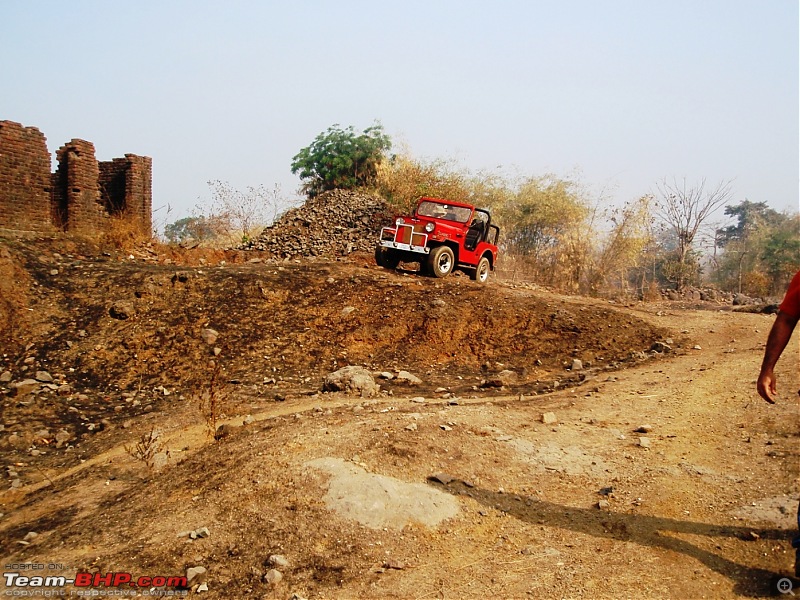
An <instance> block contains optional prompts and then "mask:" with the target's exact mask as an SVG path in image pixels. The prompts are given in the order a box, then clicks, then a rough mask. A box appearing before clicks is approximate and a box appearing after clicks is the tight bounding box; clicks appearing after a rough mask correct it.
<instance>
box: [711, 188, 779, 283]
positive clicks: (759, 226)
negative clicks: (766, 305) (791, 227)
mask: <svg viewBox="0 0 800 600" xmlns="http://www.w3.org/2000/svg"><path fill="white" fill-rule="evenodd" d="M725 214H726V215H728V216H730V217H734V218H735V219H736V223H734V224H732V225H728V226H727V227H723V228H721V229H718V230H717V235H716V243H717V247H719V248H721V249H722V250H723V251H724V252H723V255H722V259H721V260H720V262H719V269H718V273H717V279H718V280H719V281H720V282H722V283H723V285H725V287H728V288H733V286H735V289H736V291H737V292H740V293H741V292H743V291H746V292H747V293H758V292H761V291H762V290H754V289H746V287H747V286H746V285H745V284H746V282H747V281H753V277H748V276H747V275H748V273H753V272H755V271H758V270H760V265H759V262H760V254H761V252H762V250H763V247H764V243H765V239H766V237H767V236H769V235H770V232H771V231H772V230H773V229H774V228H775V227H778V226H780V224H781V223H783V221H785V220H786V219H787V217H786V216H785V215H782V214H781V213H779V212H777V211H775V210H773V209H771V208H769V207H768V206H767V203H766V202H750V201H749V200H743V201H742V202H740V203H739V204H737V205H735V206H726V207H725ZM759 279H763V274H762V275H761V277H760V278H759ZM762 287H763V286H762Z"/></svg>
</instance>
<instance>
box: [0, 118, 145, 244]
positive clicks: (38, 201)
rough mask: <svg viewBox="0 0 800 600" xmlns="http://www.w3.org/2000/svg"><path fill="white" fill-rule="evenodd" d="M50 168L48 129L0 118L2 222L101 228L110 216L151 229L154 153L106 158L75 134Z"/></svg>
mask: <svg viewBox="0 0 800 600" xmlns="http://www.w3.org/2000/svg"><path fill="white" fill-rule="evenodd" d="M56 159H57V161H58V168H57V169H56V171H55V173H51V172H50V154H49V152H48V151H47V144H46V140H45V137H44V135H42V133H41V132H40V131H39V130H38V129H36V128H35V127H23V126H22V125H20V124H19V123H14V122H12V121H0V228H6V229H15V230H24V231H40V230H47V229H52V228H54V227H55V228H57V229H61V230H64V231H79V232H82V233H86V234H92V233H101V232H102V231H104V230H105V229H106V228H107V227H108V223H109V221H108V219H109V217H110V216H119V217H121V218H124V219H130V220H131V221H133V222H135V223H136V224H137V226H138V227H139V228H140V229H141V230H142V231H143V232H146V233H148V234H149V233H150V232H151V231H152V222H153V221H152V205H153V201H152V159H151V158H149V157H147V156H137V155H135V154H126V155H125V157H124V158H115V159H113V160H111V161H107V162H98V161H97V159H96V158H95V150H94V144H92V143H91V142H87V141H85V140H79V139H73V140H71V141H70V142H68V143H67V144H64V145H63V146H62V147H61V148H59V150H58V152H56Z"/></svg>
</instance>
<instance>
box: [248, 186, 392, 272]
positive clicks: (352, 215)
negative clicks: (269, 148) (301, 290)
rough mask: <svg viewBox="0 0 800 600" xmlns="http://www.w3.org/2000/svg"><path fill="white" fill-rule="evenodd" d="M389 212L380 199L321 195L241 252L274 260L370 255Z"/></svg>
mask: <svg viewBox="0 0 800 600" xmlns="http://www.w3.org/2000/svg"><path fill="white" fill-rule="evenodd" d="M392 216H393V211H392V209H391V208H390V207H389V206H388V205H387V204H386V201H385V200H383V199H382V198H380V197H379V196H370V195H367V194H362V193H358V192H353V191H347V190H332V191H329V192H324V193H322V194H320V195H319V196H317V197H316V198H311V199H309V200H307V201H306V202H305V204H303V205H302V206H300V207H298V208H293V209H291V210H289V211H287V212H286V213H284V214H283V215H282V216H281V217H280V218H279V219H278V220H277V221H275V222H274V223H273V224H272V225H270V226H269V227H267V228H266V229H264V231H262V232H261V234H260V235H259V236H258V237H257V238H256V239H255V240H252V241H250V242H248V243H247V244H244V245H243V246H240V249H241V250H261V251H264V252H269V253H270V254H272V255H273V256H274V257H276V258H293V257H300V256H304V257H308V256H321V257H326V258H337V257H341V256H347V255H348V254H351V253H352V252H372V250H374V248H375V244H376V242H377V240H378V235H379V233H380V229H381V227H383V226H385V225H388V224H389V223H391V219H392Z"/></svg>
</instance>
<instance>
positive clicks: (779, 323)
mask: <svg viewBox="0 0 800 600" xmlns="http://www.w3.org/2000/svg"><path fill="white" fill-rule="evenodd" d="M797 321H798V317H792V316H790V315H789V314H787V313H785V312H783V311H778V316H777V317H776V318H775V323H773V324H772V329H770V331H769V336H768V337H767V348H766V350H765V351H764V360H763V361H762V362H761V373H759V375H758V393H759V395H760V396H761V397H762V398H764V400H766V401H767V402H769V403H770V404H775V395H776V394H777V386H776V381H775V364H776V363H777V362H778V359H779V358H780V356H781V354H782V353H783V350H784V348H786V344H788V343H789V338H791V337H792V332H793V331H794V327H795V325H797Z"/></svg>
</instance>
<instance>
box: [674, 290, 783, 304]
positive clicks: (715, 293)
mask: <svg viewBox="0 0 800 600" xmlns="http://www.w3.org/2000/svg"><path fill="white" fill-rule="evenodd" d="M661 296H662V298H663V299H664V300H675V301H689V302H718V303H721V304H732V305H733V306H751V305H757V306H763V305H770V304H777V303H778V302H780V298H773V297H767V298H753V297H751V296H748V295H746V294H737V293H735V292H725V291H722V290H715V289H713V288H696V287H691V286H688V287H686V288H684V289H683V290H681V291H677V290H672V289H667V290H661Z"/></svg>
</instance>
